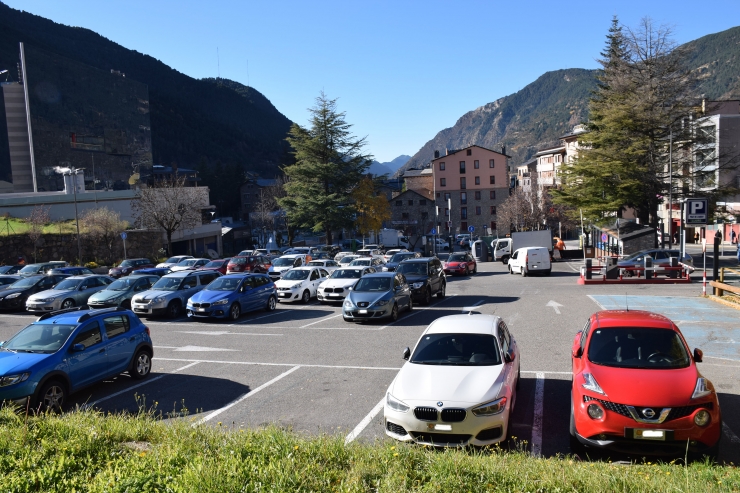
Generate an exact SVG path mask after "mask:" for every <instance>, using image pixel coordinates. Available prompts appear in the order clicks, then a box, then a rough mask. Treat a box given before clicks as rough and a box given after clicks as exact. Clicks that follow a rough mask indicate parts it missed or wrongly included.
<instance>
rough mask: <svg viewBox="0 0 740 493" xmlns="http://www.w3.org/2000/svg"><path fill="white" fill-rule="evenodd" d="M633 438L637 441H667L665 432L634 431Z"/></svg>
mask: <svg viewBox="0 0 740 493" xmlns="http://www.w3.org/2000/svg"><path fill="white" fill-rule="evenodd" d="M632 437H633V438H634V439H636V440H659V441H665V430H637V429H636V430H632Z"/></svg>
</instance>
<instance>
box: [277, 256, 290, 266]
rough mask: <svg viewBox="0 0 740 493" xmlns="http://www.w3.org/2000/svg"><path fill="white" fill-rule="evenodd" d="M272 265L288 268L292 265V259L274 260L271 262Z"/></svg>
mask: <svg viewBox="0 0 740 493" xmlns="http://www.w3.org/2000/svg"><path fill="white" fill-rule="evenodd" d="M272 265H274V266H275V267H288V266H292V265H293V259H292V258H282V257H281V258H276V259H275V260H273V262H272Z"/></svg>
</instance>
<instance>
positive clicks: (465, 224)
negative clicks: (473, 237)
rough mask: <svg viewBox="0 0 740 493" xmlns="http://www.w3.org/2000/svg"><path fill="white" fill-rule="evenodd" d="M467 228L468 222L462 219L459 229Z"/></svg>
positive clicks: (464, 229) (465, 229)
mask: <svg viewBox="0 0 740 493" xmlns="http://www.w3.org/2000/svg"><path fill="white" fill-rule="evenodd" d="M467 230H468V222H467V221H463V222H461V223H460V231H467Z"/></svg>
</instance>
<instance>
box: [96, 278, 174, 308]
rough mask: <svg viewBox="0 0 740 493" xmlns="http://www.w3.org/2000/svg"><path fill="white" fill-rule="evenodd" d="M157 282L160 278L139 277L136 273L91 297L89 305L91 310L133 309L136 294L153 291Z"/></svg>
mask: <svg viewBox="0 0 740 493" xmlns="http://www.w3.org/2000/svg"><path fill="white" fill-rule="evenodd" d="M157 281H159V276H154V275H138V274H137V273H136V272H134V273H133V274H131V275H130V276H126V277H124V278H121V279H118V280H117V281H115V282H114V283H112V284H111V285H109V286H106V288H105V289H103V290H102V291H98V292H97V293H95V294H93V295H92V296H90V299H88V300H87V305H88V306H89V307H90V308H111V307H114V306H122V307H124V308H131V298H133V297H134V295H135V294H136V293H141V292H142V291H146V290H147V289H151V287H152V285H153V284H154V283H156V282H157Z"/></svg>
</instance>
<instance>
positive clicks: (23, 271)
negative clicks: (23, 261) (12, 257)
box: [20, 264, 41, 274]
mask: <svg viewBox="0 0 740 493" xmlns="http://www.w3.org/2000/svg"><path fill="white" fill-rule="evenodd" d="M40 267H41V266H40V265H35V264H31V265H27V266H25V267H24V268H22V269H21V270H20V273H21V274H35V273H36V272H38V271H39V269H40Z"/></svg>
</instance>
